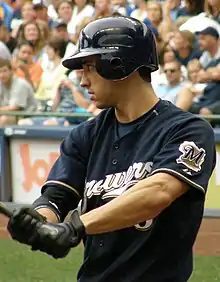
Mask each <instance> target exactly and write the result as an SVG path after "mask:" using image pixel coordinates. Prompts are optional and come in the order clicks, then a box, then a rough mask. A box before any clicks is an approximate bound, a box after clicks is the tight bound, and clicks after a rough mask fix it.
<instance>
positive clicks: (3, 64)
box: [0, 58, 12, 70]
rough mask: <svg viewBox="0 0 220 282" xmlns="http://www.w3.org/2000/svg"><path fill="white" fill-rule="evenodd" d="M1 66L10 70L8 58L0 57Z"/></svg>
mask: <svg viewBox="0 0 220 282" xmlns="http://www.w3.org/2000/svg"><path fill="white" fill-rule="evenodd" d="M3 67H8V68H9V69H10V70H11V69H12V65H11V62H10V61H9V60H7V59H2V58H0V68H3Z"/></svg>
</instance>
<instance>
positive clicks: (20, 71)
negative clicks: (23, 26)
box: [12, 41, 43, 90]
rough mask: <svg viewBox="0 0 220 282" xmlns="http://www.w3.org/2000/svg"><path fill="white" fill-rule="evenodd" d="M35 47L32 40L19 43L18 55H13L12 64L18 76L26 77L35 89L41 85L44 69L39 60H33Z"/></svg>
mask: <svg viewBox="0 0 220 282" xmlns="http://www.w3.org/2000/svg"><path fill="white" fill-rule="evenodd" d="M34 54H35V47H34V45H33V44H32V43H31V42H30V41H23V42H21V43H20V44H19V45H18V52H17V55H15V56H14V57H13V60H12V66H13V71H14V74H15V75H16V76H17V77H22V78H24V79H26V80H27V81H28V82H29V83H30V84H31V86H32V87H33V89H34V90H36V89H37V88H38V86H39V83H40V80H41V75H42V73H43V69H42V68H41V66H40V64H39V63H38V62H33V57H34Z"/></svg>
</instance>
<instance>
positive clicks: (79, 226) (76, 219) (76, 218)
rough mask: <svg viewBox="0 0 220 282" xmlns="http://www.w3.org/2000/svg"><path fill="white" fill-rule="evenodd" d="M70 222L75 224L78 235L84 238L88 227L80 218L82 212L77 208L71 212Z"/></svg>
mask: <svg viewBox="0 0 220 282" xmlns="http://www.w3.org/2000/svg"><path fill="white" fill-rule="evenodd" d="M69 222H70V223H71V224H72V225H73V227H74V229H75V231H76V233H77V236H78V237H79V238H80V239H83V238H84V237H85V236H86V229H85V226H84V224H83V222H82V220H81V218H80V214H79V212H78V210H77V209H75V210H72V211H71V212H70V213H69Z"/></svg>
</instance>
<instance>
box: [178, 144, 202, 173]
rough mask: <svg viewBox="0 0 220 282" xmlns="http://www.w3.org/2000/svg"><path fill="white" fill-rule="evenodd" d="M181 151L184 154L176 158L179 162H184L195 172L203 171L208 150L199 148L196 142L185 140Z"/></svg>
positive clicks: (180, 148) (180, 147) (181, 145)
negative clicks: (202, 167)
mask: <svg viewBox="0 0 220 282" xmlns="http://www.w3.org/2000/svg"><path fill="white" fill-rule="evenodd" d="M179 151H180V152H181V153H182V154H181V155H180V156H179V158H178V159H176V162H177V163H178V164H183V165H184V166H186V167H187V168H189V169H190V170H192V171H195V172H199V171H201V166H202V164H203V162H204V160H205V156H206V151H205V150H204V149H203V148H198V147H197V146H196V144H195V143H194V142H190V141H184V142H183V143H181V144H180V146H179Z"/></svg>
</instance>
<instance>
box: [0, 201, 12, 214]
mask: <svg viewBox="0 0 220 282" xmlns="http://www.w3.org/2000/svg"><path fill="white" fill-rule="evenodd" d="M0 214H3V215H5V216H6V217H8V218H10V217H11V216H12V212H11V211H10V210H9V209H8V208H7V207H6V205H5V204H3V203H2V202H0Z"/></svg>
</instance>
